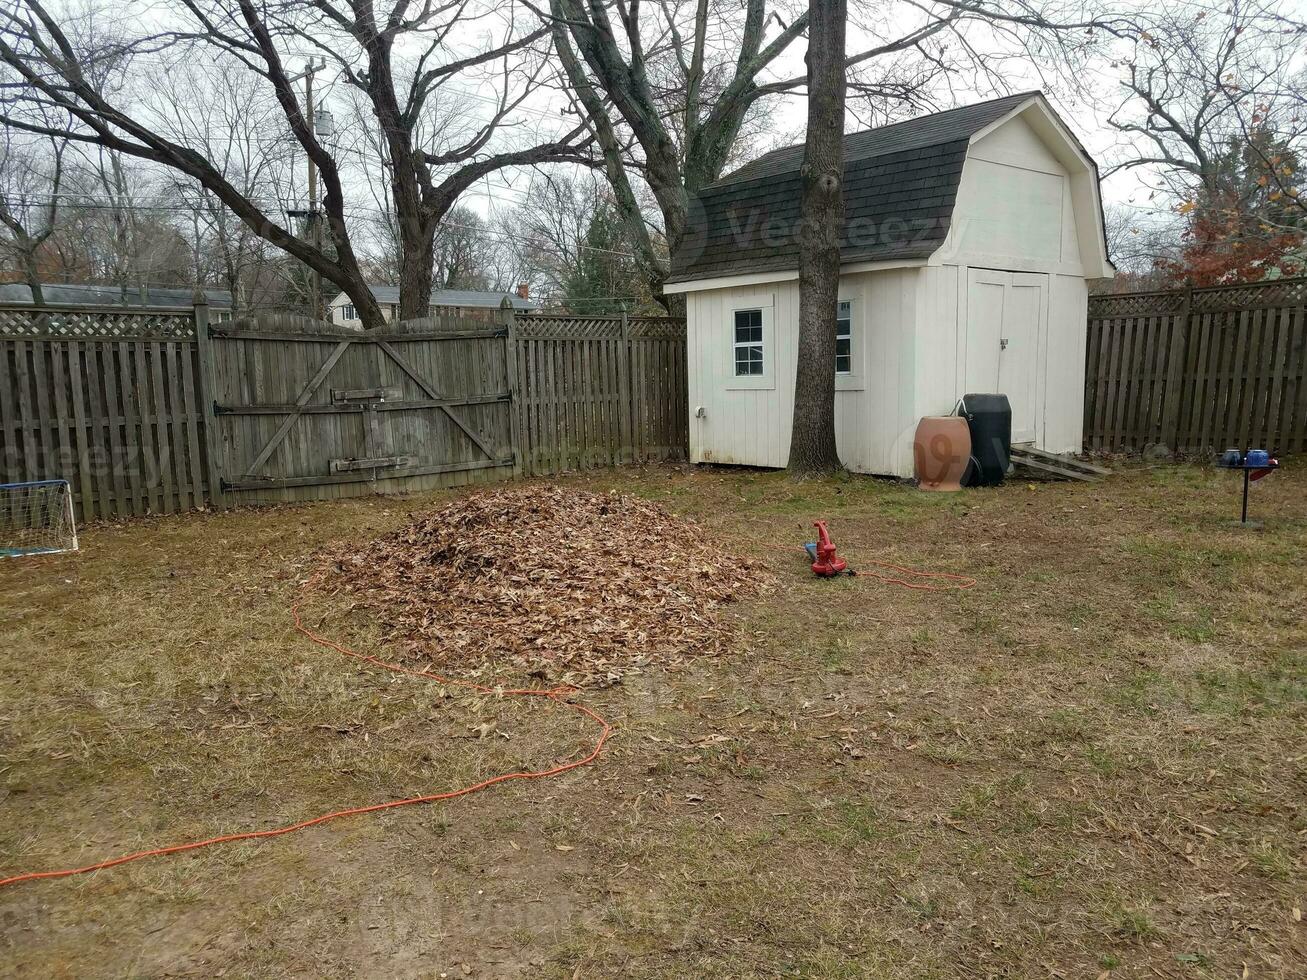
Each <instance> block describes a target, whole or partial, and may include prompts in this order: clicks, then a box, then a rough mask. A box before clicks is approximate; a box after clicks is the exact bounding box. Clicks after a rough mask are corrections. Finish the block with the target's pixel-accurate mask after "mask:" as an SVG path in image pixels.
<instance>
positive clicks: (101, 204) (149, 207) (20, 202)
mask: <svg viewBox="0 0 1307 980" xmlns="http://www.w3.org/2000/svg"><path fill="white" fill-rule="evenodd" d="M69 197H72V198H78V197H82V195H78V194H77V193H76V192H61V193H59V194H58V195H54V196H52V197H48V198H44V199H38V198H20V199H17V200H15V199H6V200H5V204H6V206H8V207H11V208H14V207H48V206H49V205H50V204H52V203H58V200H59V199H61V198H69ZM251 203H253V204H254V206H255V207H257V208H259V209H260V210H261V211H287V210H290V207H289V205H290V203H292V202H287V203H286V204H280V203H278V204H273V205H269V204H266V203H260V202H257V201H254V202H251ZM68 206H70V207H75V208H78V209H80V210H83V211H119V212H121V211H145V212H150V213H165V214H194V213H195V211H196V210H198V209H197V208H194V207H186V206H185V205H180V204H134V203H124V204H115V203H113V202H112V201H94V200H92V201H91V202H90V203H86V202H85V201H77V200H74V202H73V203H71V204H69V205H68ZM392 213H393V212H388V211H386V210H385V209H384V208H371V207H366V206H362V205H351V206H350V207H349V208H347V209H346V216H347V217H348V216H350V215H351V214H352V215H353V216H354V217H359V216H360V215H368V216H375V215H386V214H392ZM440 228H454V229H457V230H459V231H474V232H476V233H478V234H481V235H485V236H487V237H489V238H494V239H496V240H500V241H509V242H513V243H515V244H523V245H532V246H535V247H537V248H539V247H541V246H540V243H539V242H538V241H534V240H532V239H530V238H523V237H520V236H516V235H512V234H509V233H508V232H501V231H497V230H495V229H493V228H486V227H484V226H479V225H468V224H463V223H461V222H457V221H442V222H441V223H440ZM571 247H572V248H574V249H577V250H581V251H586V252H600V253H603V254H605V255H614V256H618V257H620V258H625V259H633V258H635V254H634V253H632V252H621V251H618V250H616V249H611V248H599V247H598V246H595V245H573V246H571Z"/></svg>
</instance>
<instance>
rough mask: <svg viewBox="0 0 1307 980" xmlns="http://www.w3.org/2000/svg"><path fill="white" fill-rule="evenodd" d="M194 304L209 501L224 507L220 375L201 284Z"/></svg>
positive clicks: (225, 500)
mask: <svg viewBox="0 0 1307 980" xmlns="http://www.w3.org/2000/svg"><path fill="white" fill-rule="evenodd" d="M194 304H195V350H196V352H197V353H198V355H199V362H200V379H199V399H200V406H199V407H200V416H201V417H202V418H203V419H204V425H203V427H202V428H203V430H204V459H205V465H206V469H205V479H206V481H207V482H208V484H209V503H210V504H211V505H212V506H213V507H215V508H217V509H220V510H221V509H223V508H225V507H226V506H227V495H226V494H225V493H223V491H222V470H221V467H220V466H219V460H220V458H221V457H220V446H221V444H222V440H221V439H220V438H219V433H218V416H217V414H216V413H215V412H214V410H213V407H214V398H215V396H216V395H217V391H218V388H217V383H216V381H217V377H216V373H215V366H214V361H213V338H212V337H210V336H209V300H208V298H207V297H206V296H205V295H204V293H203V292H202V291H201V290H200V289H199V287H196V289H195V299H194Z"/></svg>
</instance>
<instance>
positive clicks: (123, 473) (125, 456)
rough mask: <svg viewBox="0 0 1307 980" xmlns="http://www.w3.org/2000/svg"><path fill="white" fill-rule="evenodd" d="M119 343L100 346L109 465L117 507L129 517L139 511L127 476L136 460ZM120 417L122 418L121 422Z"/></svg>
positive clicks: (119, 511) (122, 513)
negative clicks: (131, 446) (132, 454)
mask: <svg viewBox="0 0 1307 980" xmlns="http://www.w3.org/2000/svg"><path fill="white" fill-rule="evenodd" d="M118 346H119V345H118V344H115V343H108V342H106V343H104V344H100V345H99V347H100V353H101V356H102V357H103V358H104V362H103V365H104V401H105V412H106V415H105V421H106V423H107V430H108V431H107V436H108V445H109V460H110V463H109V468H110V471H111V473H112V474H113V495H114V506H115V508H116V509H117V511H118V513H119V514H120V515H123V516H125V515H127V514H128V513H135V510H134V508H133V507H132V506H131V505H130V504H129V503H128V501H129V500H130V497H131V490H130V487H131V478H130V477H129V476H128V475H127V470H128V469H129V468H130V467H131V465H132V461H131V459H130V453H129V452H128V450H127V437H126V435H125V430H126V428H127V426H126V421H127V405H126V404H125V403H123V404H120V399H121V398H122V385H121V384H120V383H119V378H118V364H117V361H118ZM119 419H121V420H122V422H121V423H120V422H119Z"/></svg>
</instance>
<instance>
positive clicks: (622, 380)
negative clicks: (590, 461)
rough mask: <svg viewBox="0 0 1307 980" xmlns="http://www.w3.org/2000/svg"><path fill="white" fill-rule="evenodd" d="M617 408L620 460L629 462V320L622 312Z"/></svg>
mask: <svg viewBox="0 0 1307 980" xmlns="http://www.w3.org/2000/svg"><path fill="white" fill-rule="evenodd" d="M617 365H618V375H617V410H618V414H619V419H620V425H621V432H622V462H624V463H626V462H631V461H632V460H634V459H635V458H636V452H635V416H634V414H633V412H632V410H631V389H632V384H631V321H630V319H629V318H628V317H627V315H626V314H625V313H623V314H622V338H621V341H620V342H619V343H618V348H617Z"/></svg>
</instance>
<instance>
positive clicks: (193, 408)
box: [179, 344, 207, 510]
mask: <svg viewBox="0 0 1307 980" xmlns="http://www.w3.org/2000/svg"><path fill="white" fill-rule="evenodd" d="M195 353H196V348H195V345H193V344H182V345H181V379H180V382H179V383H180V385H181V401H182V406H183V407H184V408H185V409H186V424H185V429H186V459H187V463H188V464H189V466H188V472H187V479H188V480H189V482H190V485H191V507H192V508H193V509H195V510H203V509H204V507H205V505H206V503H207V500H206V498H205V492H204V456H203V452H202V450H201V449H200V445H201V443H202V441H203V435H202V425H201V424H200V421H199V420H200V418H201V417H202V414H203V409H202V408H201V406H200V404H199V401H200V399H199V395H198V392H197V389H196V386H195V367H194V365H193V363H192V362H193V360H194V358H195Z"/></svg>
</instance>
